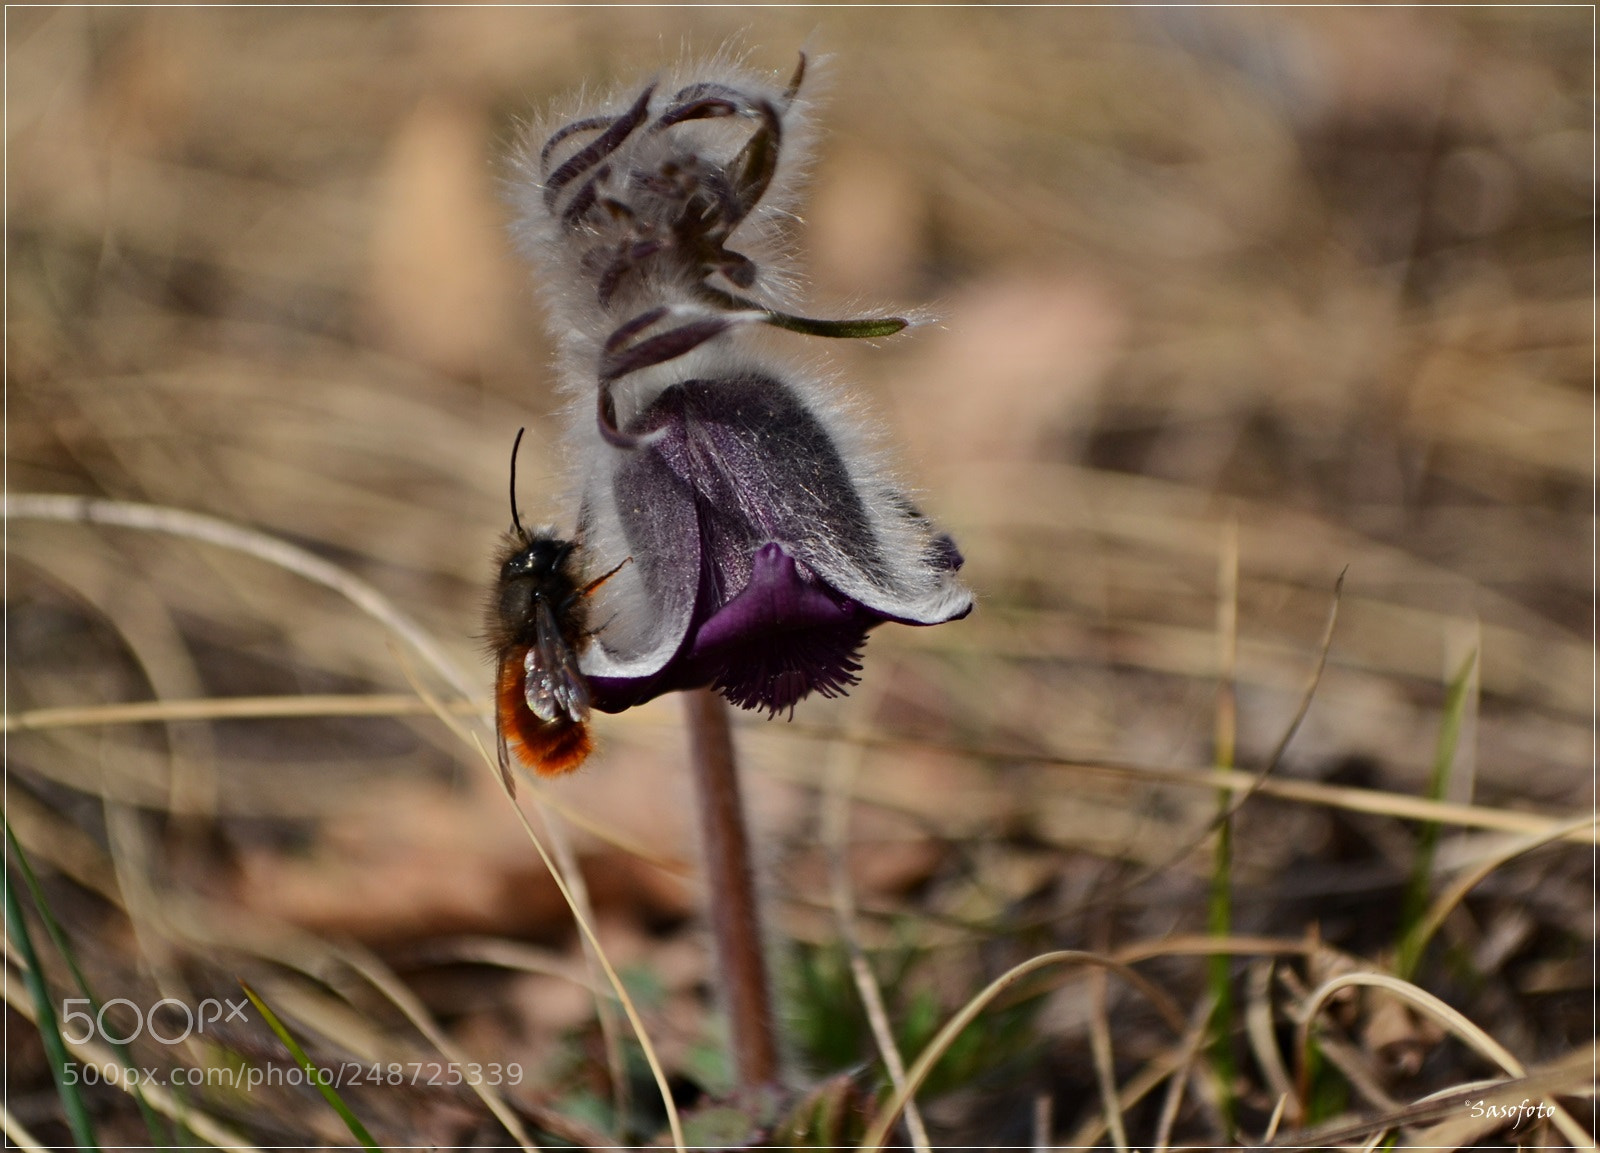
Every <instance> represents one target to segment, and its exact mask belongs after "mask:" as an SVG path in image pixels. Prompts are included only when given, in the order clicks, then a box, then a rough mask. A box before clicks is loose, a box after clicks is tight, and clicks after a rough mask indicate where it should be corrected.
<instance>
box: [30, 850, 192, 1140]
mask: <svg viewBox="0 0 1600 1153" xmlns="http://www.w3.org/2000/svg"><path fill="white" fill-rule="evenodd" d="M4 825H5V831H6V844H7V845H8V846H9V847H10V849H11V853H12V855H13V856H14V857H15V858H16V862H17V868H18V869H19V870H20V871H21V873H22V880H23V883H24V884H26V885H27V886H28V894H29V895H30V896H31V897H32V898H33V907H34V908H35V909H37V910H38V912H39V919H40V920H41V921H43V922H44V931H45V932H46V933H47V934H49V936H50V941H51V943H52V944H54V945H55V947H56V952H57V953H59V954H60V955H61V959H62V960H63V961H65V962H66V963H67V970H68V971H69V972H70V973H71V974H72V983H73V984H74V985H76V986H77V987H78V992H79V993H81V994H82V995H83V996H84V997H85V998H86V999H87V1000H88V1002H89V1007H90V1008H91V1009H93V1010H94V1013H95V1019H96V1020H99V1016H100V1012H101V1009H102V1008H103V1006H102V1005H101V1004H100V999H99V998H98V997H96V996H95V995H94V992H93V990H91V989H90V988H89V981H88V979H87V978H86V977H84V975H83V970H82V969H80V968H79V967H78V958H77V955H76V954H75V953H74V952H73V950H72V942H71V941H69V940H68V939H67V934H66V931H65V930H64V929H62V928H61V922H59V921H57V920H56V916H55V913H53V912H52V911H51V909H50V902H49V901H47V900H45V896H44V889H43V887H42V886H41V885H40V884H39V878H38V877H37V876H36V875H35V874H34V871H33V866H32V865H30V864H29V863H28V856H27V854H26V853H24V852H23V851H22V842H20V841H19V840H17V834H16V832H15V831H14V830H13V829H12V828H11V822H10V821H5V822H4ZM106 1042H107V1044H109V1045H110V1046H111V1049H112V1051H113V1052H114V1053H116V1055H117V1060H119V1061H121V1062H122V1067H123V1069H124V1070H125V1071H127V1073H128V1074H129V1078H128V1084H129V1086H130V1087H131V1089H132V1092H133V1099H134V1100H135V1101H136V1102H138V1105H139V1113H140V1115H141V1116H143V1118H144V1125H145V1129H146V1130H148V1131H149V1133H150V1143H151V1144H152V1145H155V1146H157V1147H162V1146H166V1145H170V1144H171V1143H172V1135H171V1133H169V1132H168V1131H167V1127H166V1126H165V1125H163V1124H162V1123H161V1119H160V1118H159V1117H157V1116H156V1111H155V1110H154V1109H152V1108H150V1102H149V1101H147V1100H145V1096H144V1092H143V1090H141V1089H140V1088H139V1081H140V1074H139V1070H138V1068H137V1067H136V1066H135V1065H134V1063H133V1058H132V1057H131V1056H129V1055H128V1047H127V1046H126V1045H124V1044H122V1043H121V1042H120V1041H113V1040H111V1039H110V1038H109V1037H107V1038H106Z"/></svg>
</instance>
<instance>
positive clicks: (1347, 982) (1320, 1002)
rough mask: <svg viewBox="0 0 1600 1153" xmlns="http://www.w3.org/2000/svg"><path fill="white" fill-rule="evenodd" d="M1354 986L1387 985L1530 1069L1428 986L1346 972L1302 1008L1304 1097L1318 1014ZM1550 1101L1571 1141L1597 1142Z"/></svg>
mask: <svg viewBox="0 0 1600 1153" xmlns="http://www.w3.org/2000/svg"><path fill="white" fill-rule="evenodd" d="M1352 986H1368V987H1371V988H1377V989H1384V990H1387V991H1388V992H1391V993H1393V994H1395V995H1396V996H1398V997H1401V998H1402V999H1404V1000H1405V1001H1407V1002H1409V1003H1410V1004H1411V1005H1413V1006H1415V1007H1416V1008H1418V1009H1420V1010H1421V1011H1422V1012H1423V1013H1426V1014H1427V1015H1428V1016H1429V1017H1432V1018H1433V1019H1434V1020H1435V1021H1437V1022H1438V1023H1439V1024H1441V1025H1443V1026H1444V1027H1445V1028H1446V1029H1448V1030H1449V1031H1450V1032H1451V1033H1454V1034H1455V1035H1456V1036H1457V1037H1459V1038H1461V1040H1463V1041H1465V1042H1466V1043H1467V1044H1469V1045H1471V1046H1472V1047H1473V1048H1474V1049H1476V1050H1477V1051H1478V1052H1479V1053H1481V1054H1483V1056H1485V1057H1487V1058H1488V1059H1489V1060H1491V1061H1493V1062H1494V1063H1495V1064H1497V1065H1499V1066H1500V1067H1501V1068H1502V1069H1504V1070H1505V1071H1506V1072H1507V1073H1509V1074H1511V1075H1512V1076H1513V1077H1523V1076H1526V1075H1527V1069H1526V1068H1525V1067H1524V1066H1523V1064H1522V1062H1521V1061H1519V1060H1517V1058H1516V1057H1514V1056H1512V1054H1511V1052H1510V1051H1509V1050H1507V1049H1506V1048H1505V1046H1503V1045H1501V1044H1500V1042H1498V1041H1496V1040H1495V1039H1494V1038H1493V1037H1491V1036H1489V1034H1487V1033H1485V1032H1484V1031H1483V1030H1482V1029H1481V1028H1479V1027H1478V1026H1477V1025H1476V1024H1474V1023H1473V1022H1472V1021H1470V1020H1468V1019H1467V1017H1465V1016H1464V1015H1463V1014H1461V1013H1460V1012H1458V1011H1457V1010H1456V1009H1454V1008H1452V1007H1451V1006H1449V1005H1447V1004H1445V1003H1444V1002H1443V1001H1441V1000H1440V999H1439V998H1438V997H1435V996H1434V995H1433V994H1432V993H1429V992H1428V991H1427V990H1425V989H1420V988H1418V987H1417V986H1416V985H1413V984H1411V982H1409V981H1402V980H1400V979H1399V978H1398V977H1391V976H1389V975H1388V974H1387V973H1346V974H1344V975H1343V976H1340V977H1335V978H1333V979H1332V980H1330V981H1326V982H1324V983H1323V984H1321V985H1319V986H1318V987H1317V988H1316V989H1315V990H1313V991H1312V993H1311V995H1310V997H1309V998H1307V1001H1306V1004H1305V1006H1304V1007H1303V1009H1302V1012H1303V1014H1304V1016H1303V1017H1302V1019H1301V1021H1300V1024H1299V1027H1298V1028H1297V1030H1296V1039H1295V1052H1296V1053H1297V1054H1298V1058H1299V1064H1300V1070H1301V1094H1300V1095H1301V1098H1302V1099H1304V1096H1305V1084H1304V1078H1305V1071H1306V1069H1307V1068H1308V1067H1309V1065H1308V1062H1307V1058H1308V1056H1309V1053H1310V1045H1311V1030H1312V1027H1313V1025H1314V1024H1315V1023H1316V1019H1317V1015H1318V1013H1320V1012H1321V1010H1322V1007H1323V1006H1324V1005H1325V1004H1327V1003H1328V999H1329V998H1330V997H1332V996H1333V995H1334V994H1335V993H1337V992H1338V991H1339V990H1340V989H1345V988H1349V987H1352ZM1546 1104H1547V1105H1548V1107H1549V1108H1550V1109H1551V1110H1552V1111H1553V1112H1552V1114H1551V1116H1552V1118H1553V1119H1554V1121H1555V1124H1556V1127H1557V1128H1558V1129H1560V1130H1561V1132H1562V1134H1563V1135H1564V1136H1566V1138H1567V1139H1568V1140H1569V1141H1571V1142H1573V1143H1574V1144H1575V1145H1576V1146H1577V1147H1579V1148H1585V1147H1587V1146H1588V1145H1590V1144H1592V1143H1593V1140H1594V1139H1593V1138H1592V1137H1591V1136H1590V1135H1589V1134H1588V1133H1587V1132H1585V1131H1584V1129H1583V1126H1581V1125H1579V1124H1578V1123H1577V1121H1575V1120H1574V1119H1573V1118H1572V1115H1571V1114H1570V1113H1568V1112H1567V1111H1566V1110H1565V1109H1563V1108H1561V1106H1559V1105H1557V1104H1556V1103H1555V1102H1553V1101H1551V1102H1546Z"/></svg>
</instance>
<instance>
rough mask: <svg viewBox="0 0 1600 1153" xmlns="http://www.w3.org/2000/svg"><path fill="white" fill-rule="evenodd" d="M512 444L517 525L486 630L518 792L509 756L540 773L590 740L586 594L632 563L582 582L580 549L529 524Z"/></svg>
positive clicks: (570, 762) (503, 754)
mask: <svg viewBox="0 0 1600 1153" xmlns="http://www.w3.org/2000/svg"><path fill="white" fill-rule="evenodd" d="M524 431H526V430H524V429H518V430H517V439H516V441H515V442H514V443H513V444H512V446H511V531H510V532H509V533H508V534H507V535H506V539H505V543H504V545H503V547H502V548H501V551H500V553H499V556H498V558H497V564H496V568H497V573H498V575H497V576H496V578H495V585H494V590H493V592H492V594H491V595H490V598H489V603H488V606H487V612H486V613H485V626H486V627H485V635H486V636H487V638H488V642H489V647H490V649H491V651H492V652H493V653H494V656H495V662H496V664H495V678H494V682H495V737H496V741H497V744H498V746H499V758H500V772H501V775H502V776H503V777H504V778H505V782H506V786H507V788H511V789H513V790H514V788H515V786H514V785H513V784H512V776H511V753H512V752H513V751H515V753H516V755H517V757H518V759H519V760H521V761H522V763H523V764H525V765H527V766H528V767H530V768H532V769H534V770H535V771H536V772H538V773H540V774H541V775H543V776H559V775H561V774H562V773H570V772H572V771H573V770H574V769H576V768H577V767H578V766H579V765H581V764H583V761H584V758H586V757H587V756H588V755H589V752H590V750H591V749H592V748H593V747H594V743H593V741H592V739H591V738H590V736H589V724H588V721H589V685H588V682H587V681H586V680H585V679H584V676H583V671H582V669H580V668H579V667H578V654H579V653H580V652H581V651H582V649H583V646H584V645H585V644H587V643H588V640H589V638H590V637H591V636H593V635H594V634H593V633H592V632H591V631H590V629H589V627H588V611H587V605H586V601H587V599H588V597H589V596H590V594H592V593H593V592H594V591H595V590H596V589H598V588H599V587H600V586H601V585H603V584H604V583H605V582H606V581H608V580H610V579H611V577H613V576H615V575H616V573H617V572H618V571H619V570H620V569H621V568H622V565H624V564H627V563H628V560H632V559H633V558H632V557H629V558H628V560H624V561H623V562H622V564H619V565H617V567H616V568H614V569H612V570H611V571H610V572H608V573H605V574H604V575H602V576H600V577H598V578H596V579H595V580H592V581H590V582H589V583H587V584H580V583H579V581H580V579H581V578H580V577H579V575H578V572H579V568H578V560H579V555H580V548H581V546H580V545H579V543H578V542H577V541H572V540H563V539H562V538H560V537H559V536H557V535H556V533H555V531H554V530H553V529H539V530H537V531H529V530H528V529H526V528H524V527H523V526H522V518H521V517H520V516H519V515H518V514H517V449H518V447H519V446H520V445H521V444H522V434H523V432H524Z"/></svg>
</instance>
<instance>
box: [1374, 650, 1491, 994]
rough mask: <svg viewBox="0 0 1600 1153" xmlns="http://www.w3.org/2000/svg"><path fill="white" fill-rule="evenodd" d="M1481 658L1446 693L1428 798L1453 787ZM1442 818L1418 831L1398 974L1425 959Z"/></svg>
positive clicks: (1470, 660)
mask: <svg viewBox="0 0 1600 1153" xmlns="http://www.w3.org/2000/svg"><path fill="white" fill-rule="evenodd" d="M1477 662H1478V653H1477V650H1476V649H1474V650H1473V651H1472V652H1470V653H1468V654H1467V659H1466V660H1464V661H1462V662H1461V668H1460V669H1459V670H1458V671H1457V672H1456V675H1455V676H1454V677H1452V678H1451V680H1450V687H1449V689H1448V691H1447V692H1446V693H1445V698H1444V716H1443V718H1442V719H1441V720H1440V722H1439V741H1438V744H1437V745H1436V746H1435V748H1434V753H1433V773H1432V774H1431V776H1430V777H1429V779H1428V799H1429V800H1431V801H1439V800H1443V799H1444V795H1445V793H1446V791H1447V790H1448V789H1449V787H1450V772H1451V769H1452V768H1454V766H1455V762H1456V746H1457V744H1459V743H1460V740H1461V723H1462V720H1463V718H1464V717H1465V716H1466V712H1467V689H1468V688H1469V687H1470V686H1471V684H1472V670H1473V668H1474V667H1475V666H1476V664H1477ZM1439 829H1440V826H1439V822H1437V821H1428V822H1426V823H1424V824H1423V826H1422V828H1421V829H1420V830H1418V833H1417V858H1416V861H1415V862H1414V863H1413V865H1412V869H1411V882H1410V884H1409V885H1407V887H1406V895H1405V900H1404V901H1403V902H1402V903H1401V906H1400V940H1399V944H1398V945H1397V946H1396V947H1395V962H1394V971H1395V975H1396V976H1397V977H1399V978H1401V979H1402V980H1406V981H1409V980H1410V979H1411V975H1412V974H1413V973H1415V972H1416V969H1417V965H1418V964H1419V963H1420V962H1421V960H1422V953H1423V950H1424V949H1425V948H1426V946H1427V938H1426V935H1425V934H1423V933H1422V932H1421V931H1420V930H1421V929H1422V927H1423V924H1424V920H1425V916H1424V915H1425V914H1426V912H1427V910H1428V894H1429V891H1430V889H1431V888H1432V886H1433V859H1434V856H1435V854H1436V853H1437V852H1438V849H1439Z"/></svg>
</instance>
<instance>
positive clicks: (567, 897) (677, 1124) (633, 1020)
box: [478, 744, 686, 1153]
mask: <svg viewBox="0 0 1600 1153" xmlns="http://www.w3.org/2000/svg"><path fill="white" fill-rule="evenodd" d="M478 753H479V755H480V756H481V757H482V758H483V763H484V764H485V765H486V766H488V768H489V770H490V771H491V772H493V773H494V775H495V778H496V779H499V776H500V768H499V766H498V765H497V764H496V763H495V759H494V757H492V756H491V755H490V754H489V750H488V749H486V748H484V747H483V746H482V745H481V744H480V745H479V746H478ZM507 799H508V800H510V801H511V804H512V807H513V808H514V809H515V810H516V814H517V819H518V820H519V821H520V822H521V824H522V827H523V829H524V831H525V832H526V833H527V834H528V839H529V840H530V841H532V842H533V847H534V849H535V850H537V852H538V854H539V858H540V860H542V861H543V862H544V866H545V868H546V869H548V870H549V871H550V876H551V878H552V879H554V881H555V883H556V887H557V888H559V889H560V890H561V897H562V899H563V900H564V901H566V902H567V907H568V908H569V909H571V910H572V916H573V919H574V920H576V921H577V923H578V928H579V930H580V931H581V932H582V933H583V935H584V937H585V938H586V939H587V940H588V942H589V944H590V945H591V946H593V948H594V956H595V959H596V960H597V961H599V963H600V966H601V967H602V968H603V969H604V970H605V974H606V980H607V981H609V982H610V983H611V987H612V989H614V990H615V991H616V994H617V999H618V1000H620V1001H621V1002H622V1009H623V1012H625V1013H626V1014H627V1015H628V1024H630V1025H631V1026H633V1035H634V1036H635V1037H636V1038H637V1039H638V1041H639V1047H640V1048H641V1049H642V1050H643V1051H644V1059H645V1062H646V1063H647V1064H648V1065H649V1066H650V1073H651V1075H652V1076H653V1077H655V1080H656V1087H657V1088H658V1089H659V1090H660V1091H661V1104H662V1106H663V1107H664V1108H665V1109H666V1113H667V1125H668V1127H669V1128H670V1129H671V1130H672V1147H673V1148H674V1149H676V1150H678V1153H686V1151H685V1148H684V1143H683V1122H682V1121H681V1120H680V1119H679V1117H678V1106H677V1104H676V1103H675V1102H674V1101H673V1100H672V1089H671V1087H670V1086H668V1084H667V1075H666V1073H665V1072H664V1071H663V1070H662V1068H661V1061H660V1059H659V1058H658V1057H657V1056H656V1050H655V1046H654V1045H652V1044H651V1043H650V1035H649V1034H648V1033H646V1032H645V1028H644V1022H643V1021H642V1020H641V1019H640V1017H639V1010H638V1009H637V1008H635V1007H634V1004H633V998H632V997H630V996H629V995H628V990H627V988H626V987H625V986H624V985H623V983H622V978H621V977H619V976H617V971H616V969H615V968H613V967H612V965H611V961H610V960H609V959H608V958H607V957H606V953H605V950H604V949H603V948H601V946H600V940H599V938H598V937H596V936H595V933H594V928H593V926H591V925H590V924H589V923H588V922H587V921H585V920H584V919H583V918H582V916H581V915H580V914H579V911H578V905H577V902H576V901H575V900H573V897H572V892H571V890H570V889H568V888H567V884H566V881H565V880H564V879H563V878H562V876H561V873H560V870H558V869H557V868H556V863H555V862H554V861H553V860H551V859H550V854H549V853H548V852H547V851H546V850H545V847H544V843H543V842H542V841H540V839H539V834H538V833H536V832H534V830H533V824H532V822H530V821H529V820H528V817H527V814H525V813H524V812H523V811H522V806H521V805H519V804H517V802H516V799H515V798H514V797H511V796H510V795H509V793H508V794H507Z"/></svg>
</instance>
